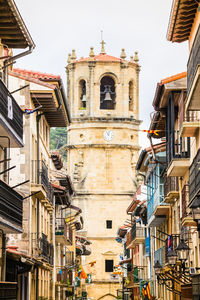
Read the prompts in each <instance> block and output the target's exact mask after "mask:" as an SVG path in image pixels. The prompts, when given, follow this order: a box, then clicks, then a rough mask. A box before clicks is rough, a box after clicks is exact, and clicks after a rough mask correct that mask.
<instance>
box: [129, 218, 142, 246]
mask: <svg viewBox="0 0 200 300" xmlns="http://www.w3.org/2000/svg"><path fill="white" fill-rule="evenodd" d="M126 238H127V241H126V244H127V247H131V246H132V245H133V244H134V243H138V244H139V243H143V242H144V243H145V228H144V227H141V226H139V225H136V223H135V224H134V225H133V227H132V229H131V230H130V231H129V232H128V233H127V235H126Z"/></svg>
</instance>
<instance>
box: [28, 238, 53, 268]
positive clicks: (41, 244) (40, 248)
mask: <svg viewBox="0 0 200 300" xmlns="http://www.w3.org/2000/svg"><path fill="white" fill-rule="evenodd" d="M32 255H33V256H34V257H40V258H43V259H44V260H45V261H46V262H48V263H49V264H51V265H53V256H54V248H53V244H51V243H50V242H49V241H48V239H47V235H45V234H44V233H39V234H38V233H32Z"/></svg>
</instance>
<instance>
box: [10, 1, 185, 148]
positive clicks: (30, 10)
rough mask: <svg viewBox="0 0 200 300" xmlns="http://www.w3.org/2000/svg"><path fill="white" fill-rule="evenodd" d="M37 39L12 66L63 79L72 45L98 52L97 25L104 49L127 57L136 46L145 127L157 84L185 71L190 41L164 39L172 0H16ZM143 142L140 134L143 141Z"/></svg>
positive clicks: (143, 137)
mask: <svg viewBox="0 0 200 300" xmlns="http://www.w3.org/2000/svg"><path fill="white" fill-rule="evenodd" d="M15 2H16V4H17V7H18V8H19V11H20V13H21V15H22V17H23V19H24V21H25V24H26V26H27V28H28V30H29V32H30V34H31V36H32V38H33V40H34V42H35V44H36V48H35V49H34V51H33V53H32V54H31V55H28V56H27V57H25V58H23V59H20V60H18V61H17V63H16V65H15V67H20V68H26V69H32V70H35V71H40V72H47V73H54V74H60V75H61V76H62V79H63V81H64V82H66V76H65V66H66V61H67V55H68V53H70V52H71V50H72V49H76V54H77V56H78V57H81V56H88V54H89V48H90V46H93V47H94V52H95V54H98V53H99V52H100V44H99V43H100V39H101V34H100V32H101V30H103V37H104V40H105V42H106V52H107V53H108V54H110V55H114V56H117V57H119V56H120V52H121V48H125V50H126V54H127V56H128V57H129V56H130V55H133V54H134V52H135V51H139V59H140V65H141V72H140V119H141V120H143V124H142V126H141V128H144V129H148V128H149V122H150V118H149V114H150V112H152V111H153V108H152V101H153V97H154V93H155V89H156V83H157V82H159V81H160V80H161V79H162V78H165V77H168V76H171V75H174V74H176V73H180V72H183V71H186V64H187V58H188V44H187V43H181V44H173V43H171V42H168V41H167V40H166V32H167V26H168V21H169V15H170V10H171V4H172V0H151V1H149V0H142V1H141V0H123V1H121V0H100V1H94V0H84V1H83V0H73V1H69V0H57V1H55V0H15ZM144 143H145V145H147V140H146V134H145V133H141V144H142V145H144Z"/></svg>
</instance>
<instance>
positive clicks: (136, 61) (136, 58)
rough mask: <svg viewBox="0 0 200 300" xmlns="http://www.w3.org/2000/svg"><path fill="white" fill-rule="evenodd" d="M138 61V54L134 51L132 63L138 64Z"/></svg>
mask: <svg viewBox="0 0 200 300" xmlns="http://www.w3.org/2000/svg"><path fill="white" fill-rule="evenodd" d="M138 61H139V57H138V52H137V51H135V56H134V62H135V63H138Z"/></svg>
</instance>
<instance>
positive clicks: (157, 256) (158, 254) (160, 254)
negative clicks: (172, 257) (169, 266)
mask: <svg viewBox="0 0 200 300" xmlns="http://www.w3.org/2000/svg"><path fill="white" fill-rule="evenodd" d="M157 261H158V262H159V263H160V265H161V266H162V267H163V266H164V265H165V247H161V248H159V249H158V250H156V251H155V252H154V263H156V262H157Z"/></svg>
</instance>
